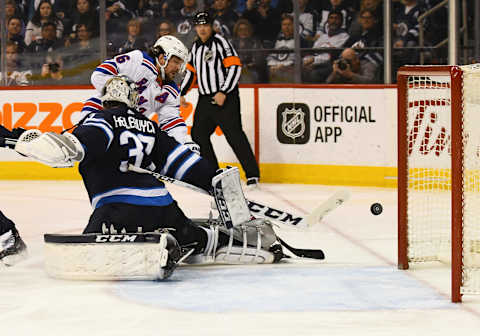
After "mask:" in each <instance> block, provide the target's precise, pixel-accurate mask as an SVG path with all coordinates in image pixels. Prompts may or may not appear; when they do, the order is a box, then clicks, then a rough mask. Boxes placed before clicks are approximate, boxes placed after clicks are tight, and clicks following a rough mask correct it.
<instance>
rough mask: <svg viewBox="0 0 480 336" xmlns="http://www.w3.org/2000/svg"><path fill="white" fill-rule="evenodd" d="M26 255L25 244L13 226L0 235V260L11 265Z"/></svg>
mask: <svg viewBox="0 0 480 336" xmlns="http://www.w3.org/2000/svg"><path fill="white" fill-rule="evenodd" d="M26 257H27V245H26V244H25V243H24V241H23V240H22V238H21V237H20V234H19V233H18V231H17V230H16V229H15V228H13V229H11V230H9V231H7V232H6V233H4V234H2V235H0V262H1V263H3V264H4V265H6V266H13V265H15V264H16V263H18V262H20V261H22V260H23V259H25V258H26Z"/></svg>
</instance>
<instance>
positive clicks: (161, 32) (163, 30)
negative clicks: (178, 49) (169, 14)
mask: <svg viewBox="0 0 480 336" xmlns="http://www.w3.org/2000/svg"><path fill="white" fill-rule="evenodd" d="M165 35H176V31H175V27H174V26H173V23H172V22H171V21H169V20H167V19H163V20H160V22H159V23H158V26H157V34H156V38H157V39H159V38H160V37H162V36H165Z"/></svg>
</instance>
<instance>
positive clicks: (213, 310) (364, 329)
mask: <svg viewBox="0 0 480 336" xmlns="http://www.w3.org/2000/svg"><path fill="white" fill-rule="evenodd" d="M342 188H343V187H342ZM338 189H340V188H339V187H332V186H314V185H282V184H261V186H260V188H259V190H254V191H250V192H247V196H248V197H249V198H250V199H252V200H254V201H255V200H257V201H259V202H262V203H265V204H268V205H271V206H273V207H275V208H279V209H284V210H287V211H289V212H292V213H298V214H300V215H303V216H304V215H306V214H307V212H308V211H310V210H312V209H313V208H315V206H316V205H318V204H319V203H320V202H321V201H322V200H325V199H327V198H328V197H329V196H330V195H331V194H332V193H333V192H335V191H336V190H338ZM169 190H170V191H171V192H172V194H173V195H174V197H175V198H176V199H177V200H178V201H179V204H180V206H181V207H182V208H183V209H184V211H185V213H186V214H187V215H188V216H191V217H196V218H198V217H205V216H208V211H209V207H210V199H209V197H208V196H205V195H200V194H195V193H192V192H191V191H188V190H186V189H181V188H177V187H172V186H169ZM350 190H351V192H352V196H351V199H350V200H349V201H348V202H347V203H346V204H344V205H342V206H341V207H340V208H338V209H336V210H335V211H333V212H332V213H331V214H329V215H328V216H327V217H325V219H324V221H323V222H322V223H319V224H318V225H317V226H315V227H314V228H312V229H311V230H310V231H308V232H305V231H299V230H295V229H290V228H285V227H284V226H281V227H280V228H279V229H278V231H279V234H280V235H281V237H282V238H283V239H284V240H286V241H287V242H288V243H289V244H290V245H292V246H294V247H300V248H321V249H323V250H324V251H325V254H326V259H325V260H324V261H317V260H306V259H303V260H302V259H289V260H288V261H287V262H284V263H282V264H278V265H248V266H220V265H217V266H196V267H195V266H184V267H181V268H179V269H178V270H177V271H176V272H175V273H174V275H173V277H172V278H171V279H170V280H168V281H166V282H144V281H142V282H107V281H105V282H87V281H63V280H55V279H51V278H48V277H47V276H46V274H45V272H44V270H43V233H46V232H48V233H79V232H81V230H82V229H83V227H84V226H85V224H86V222H87V220H88V217H89V215H90V212H91V209H90V205H89V203H88V198H87V194H86V192H85V191H84V189H83V185H82V183H81V182H80V181H66V182H65V181H60V182H59V181H0V191H1V192H0V209H1V210H2V211H3V212H4V213H5V214H6V215H7V216H8V217H10V218H11V219H12V220H14V221H15V222H16V224H17V228H18V229H19V231H20V233H21V235H22V237H23V238H24V240H25V241H26V243H27V245H28V248H29V258H28V259H27V260H26V261H24V262H22V263H21V264H18V265H16V266H14V267H10V268H0V334H1V335H32V336H34V335H35V336H37V335H88V334H89V335H136V336H137V335H138V336H140V335H209V336H210V335H228V336H233V335H242V336H252V335H275V336H276V335H289V336H290V335H292V336H293V335H294V336H296V335H355V336H356V335H402V336H403V335H406V334H410V335H422V336H423V335H449V336H451V335H452V334H453V333H459V334H460V333H463V332H465V331H468V332H471V333H478V330H480V296H466V297H464V303H463V304H460V305H459V304H452V303H450V300H449V291H450V289H449V288H450V283H449V272H448V268H447V267H445V266H442V265H441V264H425V265H421V266H417V267H415V268H416V270H415V271H399V270H397V268H396V265H395V263H396V258H397V256H396V255H397V254H396V222H397V221H396V210H397V209H396V191H395V190H393V189H381V188H350ZM375 202H379V203H381V204H382V205H383V208H384V211H383V213H382V214H381V215H379V216H374V215H372V214H371V213H370V206H371V204H372V203H375Z"/></svg>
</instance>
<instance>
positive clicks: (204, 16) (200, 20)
mask: <svg viewBox="0 0 480 336" xmlns="http://www.w3.org/2000/svg"><path fill="white" fill-rule="evenodd" d="M209 23H212V19H211V18H210V14H208V12H198V13H197V14H195V16H194V17H193V24H194V25H202V24H209Z"/></svg>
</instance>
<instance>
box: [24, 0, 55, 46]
mask: <svg viewBox="0 0 480 336" xmlns="http://www.w3.org/2000/svg"><path fill="white" fill-rule="evenodd" d="M45 22H53V23H54V24H55V25H56V29H57V31H56V35H57V38H62V35H63V23H62V22H61V21H60V20H59V19H58V18H57V16H56V15H55V13H54V12H53V7H52V4H51V3H50V1H49V0H42V1H40V3H39V5H38V8H37V10H36V11H35V14H34V15H33V17H32V19H31V20H30V21H29V22H28V24H27V29H26V32H25V44H26V45H27V46H28V45H30V43H32V42H33V41H35V40H36V39H37V38H41V37H42V24H44V23H45Z"/></svg>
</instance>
